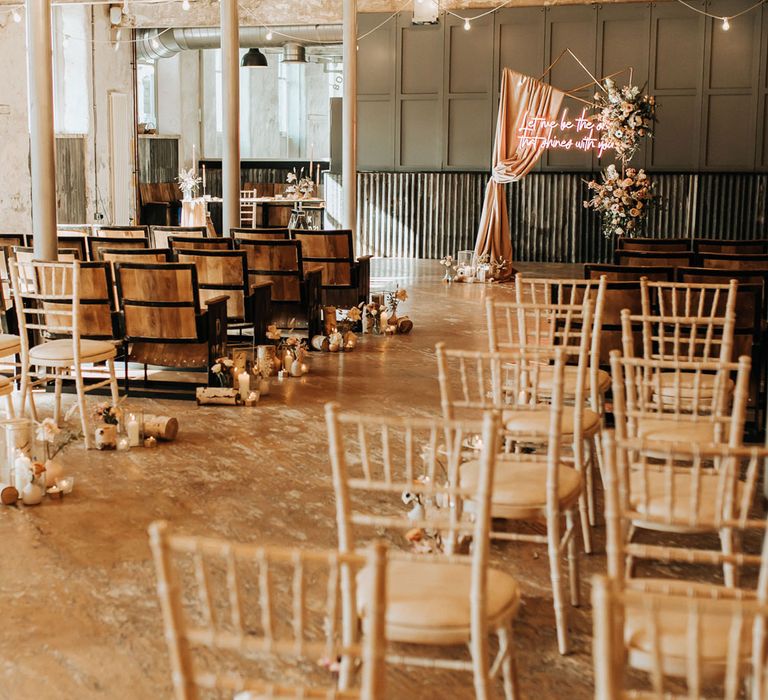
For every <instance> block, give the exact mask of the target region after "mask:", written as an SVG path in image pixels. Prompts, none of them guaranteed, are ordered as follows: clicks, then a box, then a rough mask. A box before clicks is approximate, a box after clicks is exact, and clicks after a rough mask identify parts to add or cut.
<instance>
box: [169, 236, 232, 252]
mask: <svg viewBox="0 0 768 700" xmlns="http://www.w3.org/2000/svg"><path fill="white" fill-rule="evenodd" d="M168 245H169V246H170V248H171V250H172V251H173V252H174V254H175V253H177V252H178V251H179V250H190V249H194V250H232V247H233V245H232V239H231V238H197V237H195V236H169V237H168Z"/></svg>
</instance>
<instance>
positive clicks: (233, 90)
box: [220, 0, 240, 236]
mask: <svg viewBox="0 0 768 700" xmlns="http://www.w3.org/2000/svg"><path fill="white" fill-rule="evenodd" d="M220 11H221V85H222V93H223V99H224V104H223V110H224V133H223V153H222V161H221V168H222V172H221V179H222V198H223V200H224V202H223V206H222V208H223V217H222V219H223V223H222V228H223V230H222V232H221V233H222V235H223V236H228V235H229V229H231V228H237V227H238V226H240V28H239V23H238V17H237V0H221V7H220Z"/></svg>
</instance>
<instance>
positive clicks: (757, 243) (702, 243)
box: [693, 238, 768, 255]
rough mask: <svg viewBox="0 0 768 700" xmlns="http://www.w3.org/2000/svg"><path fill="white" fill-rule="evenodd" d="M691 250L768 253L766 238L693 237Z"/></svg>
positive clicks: (737, 253) (733, 253) (735, 253)
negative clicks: (743, 239)
mask: <svg viewBox="0 0 768 700" xmlns="http://www.w3.org/2000/svg"><path fill="white" fill-rule="evenodd" d="M693 252H694V253H697V254H699V255H701V254H704V253H728V254H732V255H744V254H747V255H750V254H758V255H759V254H766V253H768V238H759V239H756V240H753V241H739V240H736V239H728V238H724V239H723V238H721V239H712V238H694V239H693Z"/></svg>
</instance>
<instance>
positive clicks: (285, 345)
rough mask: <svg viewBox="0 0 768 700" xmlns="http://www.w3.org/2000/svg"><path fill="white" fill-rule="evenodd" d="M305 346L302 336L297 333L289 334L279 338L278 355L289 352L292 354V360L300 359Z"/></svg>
mask: <svg viewBox="0 0 768 700" xmlns="http://www.w3.org/2000/svg"><path fill="white" fill-rule="evenodd" d="M306 348H307V344H306V343H305V342H304V338H300V337H299V336H297V335H289V336H287V337H285V338H283V339H281V341H280V344H279V345H278V346H277V350H278V355H282V356H285V354H286V353H290V354H291V355H293V359H294V360H300V359H301V358H302V357H303V355H304V352H305V350H306ZM283 364H285V362H283Z"/></svg>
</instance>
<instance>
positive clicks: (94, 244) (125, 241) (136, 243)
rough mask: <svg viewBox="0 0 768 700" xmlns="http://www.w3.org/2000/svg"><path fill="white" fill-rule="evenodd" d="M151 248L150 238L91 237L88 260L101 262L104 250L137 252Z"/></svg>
mask: <svg viewBox="0 0 768 700" xmlns="http://www.w3.org/2000/svg"><path fill="white" fill-rule="evenodd" d="M139 248H149V238H126V237H120V236H118V237H117V238H98V237H95V236H91V237H90V238H89V239H88V258H89V259H90V260H92V261H93V262H101V260H102V257H101V251H102V250H111V251H113V252H114V251H116V250H126V249H127V250H137V249H139Z"/></svg>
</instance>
